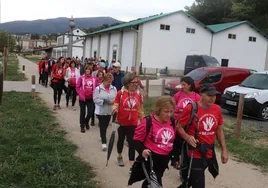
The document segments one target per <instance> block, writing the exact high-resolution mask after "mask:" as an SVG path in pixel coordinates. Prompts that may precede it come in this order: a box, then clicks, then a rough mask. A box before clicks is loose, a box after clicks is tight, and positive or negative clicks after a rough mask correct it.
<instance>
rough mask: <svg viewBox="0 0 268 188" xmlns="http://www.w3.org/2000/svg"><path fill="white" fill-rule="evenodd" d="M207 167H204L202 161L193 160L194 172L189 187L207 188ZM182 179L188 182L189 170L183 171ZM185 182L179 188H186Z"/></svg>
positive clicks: (192, 171)
mask: <svg viewBox="0 0 268 188" xmlns="http://www.w3.org/2000/svg"><path fill="white" fill-rule="evenodd" d="M206 168H207V165H205V166H204V164H203V160H202V159H193V162H192V170H191V174H190V178H189V182H188V187H187V188H189V187H191V186H192V188H205V169H206ZM181 175H182V178H183V179H184V180H187V175H188V169H187V170H182V171H181ZM185 183H186V182H185V181H184V182H183V184H182V185H180V186H179V188H186V185H185Z"/></svg>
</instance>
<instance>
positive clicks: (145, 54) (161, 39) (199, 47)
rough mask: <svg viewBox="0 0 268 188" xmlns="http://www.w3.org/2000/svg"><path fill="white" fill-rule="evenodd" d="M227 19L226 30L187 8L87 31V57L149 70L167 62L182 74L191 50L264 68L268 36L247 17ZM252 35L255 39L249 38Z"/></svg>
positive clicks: (84, 53) (85, 44) (123, 67)
mask: <svg viewBox="0 0 268 188" xmlns="http://www.w3.org/2000/svg"><path fill="white" fill-rule="evenodd" d="M238 23H239V24H238ZM228 24H229V27H227V26H228V25H225V29H223V28H224V27H223V26H224V24H223V25H222V24H220V25H212V26H206V25H204V24H202V23H201V22H200V21H198V20H196V19H195V18H194V17H192V16H191V15H189V14H188V13H186V12H184V11H176V12H172V13H167V14H160V15H155V16H151V17H147V18H143V19H138V20H135V21H130V22H127V23H123V24H120V25H116V26H112V27H109V28H106V29H103V30H100V31H96V32H94V33H90V34H88V35H86V39H85V43H84V52H83V57H98V58H99V57H101V58H102V59H106V60H109V61H111V60H112V59H116V60H120V61H121V63H122V69H126V67H128V69H130V68H131V67H135V69H136V70H137V71H138V70H139V66H140V64H141V63H142V67H143V68H146V73H156V72H157V71H158V72H160V70H161V69H164V68H165V67H168V69H169V70H170V72H171V73H177V74H182V71H183V69H184V63H185V59H186V56H187V55H192V54H197V55H211V56H215V57H216V58H217V59H218V61H219V62H221V61H222V60H223V63H225V64H226V62H227V60H228V66H233V67H243V68H252V69H255V70H264V67H265V62H267V44H268V43H267V38H265V37H264V36H262V35H261V34H260V32H259V31H257V30H256V28H255V27H253V26H252V25H251V24H250V23H248V22H235V23H228ZM217 28H222V29H218V30H217ZM229 34H236V35H237V38H236V40H230V39H228V37H229ZM249 37H251V39H252V40H255V39H254V37H257V41H254V42H251V41H250V42H249V39H250V38H249ZM238 39H239V40H238ZM240 39H241V40H240ZM234 43H236V44H234ZM248 56H251V57H250V58H249V57H248ZM253 60H254V66H253V64H252V63H253ZM256 64H258V65H256Z"/></svg>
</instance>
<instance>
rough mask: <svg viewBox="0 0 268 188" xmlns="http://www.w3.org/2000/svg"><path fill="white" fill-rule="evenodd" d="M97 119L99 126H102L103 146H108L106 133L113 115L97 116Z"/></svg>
mask: <svg viewBox="0 0 268 188" xmlns="http://www.w3.org/2000/svg"><path fill="white" fill-rule="evenodd" d="M97 117H98V119H99V125H100V136H101V142H102V144H106V143H107V139H106V132H107V128H108V126H109V122H110V119H111V115H97Z"/></svg>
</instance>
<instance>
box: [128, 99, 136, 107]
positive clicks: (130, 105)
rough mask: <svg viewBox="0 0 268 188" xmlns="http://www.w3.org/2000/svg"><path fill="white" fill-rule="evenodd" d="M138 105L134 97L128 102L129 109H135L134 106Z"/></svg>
mask: <svg viewBox="0 0 268 188" xmlns="http://www.w3.org/2000/svg"><path fill="white" fill-rule="evenodd" d="M135 105H136V100H135V98H134V97H130V98H129V100H128V107H129V108H133V106H135Z"/></svg>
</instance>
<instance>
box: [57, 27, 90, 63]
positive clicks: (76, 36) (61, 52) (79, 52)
mask: <svg viewBox="0 0 268 188" xmlns="http://www.w3.org/2000/svg"><path fill="white" fill-rule="evenodd" d="M84 35H86V33H85V32H84V31H82V30H81V29H79V28H76V29H73V48H72V55H73V57H79V58H81V57H82V56H83V36H84ZM68 44H69V36H68V33H66V34H64V35H60V36H58V37H57V46H56V47H54V48H53V51H52V56H53V57H54V58H59V57H61V56H63V57H67V56H68Z"/></svg>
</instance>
